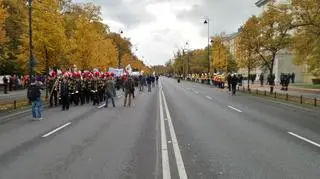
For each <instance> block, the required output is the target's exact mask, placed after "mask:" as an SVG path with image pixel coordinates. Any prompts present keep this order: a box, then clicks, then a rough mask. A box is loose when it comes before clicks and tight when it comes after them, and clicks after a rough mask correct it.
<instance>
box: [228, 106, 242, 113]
mask: <svg viewBox="0 0 320 179" xmlns="http://www.w3.org/2000/svg"><path fill="white" fill-rule="evenodd" d="M228 108H230V109H233V110H235V111H237V112H242V111H241V110H239V109H237V108H235V107H232V106H228Z"/></svg>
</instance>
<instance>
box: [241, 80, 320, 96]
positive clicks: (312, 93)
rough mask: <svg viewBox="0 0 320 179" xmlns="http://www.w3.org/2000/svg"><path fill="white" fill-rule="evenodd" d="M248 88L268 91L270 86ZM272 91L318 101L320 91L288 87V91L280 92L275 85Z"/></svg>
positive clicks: (251, 86)
mask: <svg viewBox="0 0 320 179" xmlns="http://www.w3.org/2000/svg"><path fill="white" fill-rule="evenodd" d="M244 87H247V83H245V84H244ZM250 88H251V89H252V90H256V89H257V90H260V91H265V90H266V91H270V86H269V85H264V86H260V84H250ZM274 91H275V92H277V93H283V94H286V93H288V94H289V95H294V96H301V95H302V96H304V97H308V98H318V99H320V89H307V88H299V87H293V86H290V85H289V87H288V91H282V90H281V85H278V84H277V85H275V88H274Z"/></svg>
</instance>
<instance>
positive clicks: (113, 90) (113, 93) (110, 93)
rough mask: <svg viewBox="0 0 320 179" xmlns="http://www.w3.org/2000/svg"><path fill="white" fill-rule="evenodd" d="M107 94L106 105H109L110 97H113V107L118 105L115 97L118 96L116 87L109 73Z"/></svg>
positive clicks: (106, 84)
mask: <svg viewBox="0 0 320 179" xmlns="http://www.w3.org/2000/svg"><path fill="white" fill-rule="evenodd" d="M105 95H106V105H105V106H104V107H105V108H107V107H108V104H109V99H111V102H112V105H113V107H116V105H115V104H114V97H116V88H115V84H114V81H113V79H112V76H111V75H107V81H106V83H105Z"/></svg>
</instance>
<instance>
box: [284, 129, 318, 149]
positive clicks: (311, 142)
mask: <svg viewBox="0 0 320 179" xmlns="http://www.w3.org/2000/svg"><path fill="white" fill-rule="evenodd" d="M288 133H289V134H290V135H292V136H295V137H297V138H299V139H301V140H303V141H305V142H308V143H310V144H313V145H315V146H317V147H319V148H320V144H318V143H316V142H314V141H312V140H309V139H307V138H305V137H302V136H299V135H298V134H295V133H293V132H288Z"/></svg>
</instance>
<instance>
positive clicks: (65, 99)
mask: <svg viewBox="0 0 320 179" xmlns="http://www.w3.org/2000/svg"><path fill="white" fill-rule="evenodd" d="M60 96H61V103H62V111H64V110H69V83H68V80H67V77H65V76H64V77H63V79H62V82H61V86H60Z"/></svg>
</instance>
